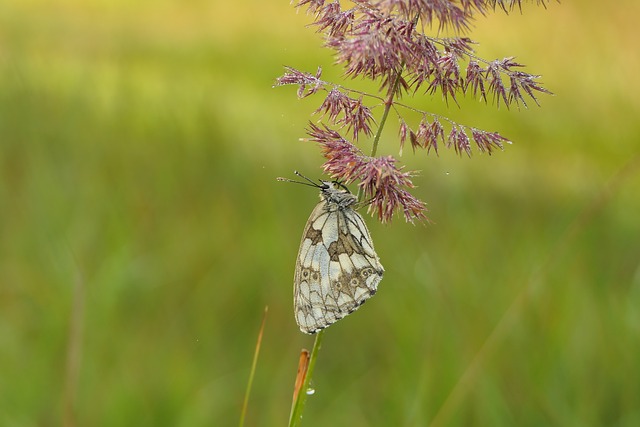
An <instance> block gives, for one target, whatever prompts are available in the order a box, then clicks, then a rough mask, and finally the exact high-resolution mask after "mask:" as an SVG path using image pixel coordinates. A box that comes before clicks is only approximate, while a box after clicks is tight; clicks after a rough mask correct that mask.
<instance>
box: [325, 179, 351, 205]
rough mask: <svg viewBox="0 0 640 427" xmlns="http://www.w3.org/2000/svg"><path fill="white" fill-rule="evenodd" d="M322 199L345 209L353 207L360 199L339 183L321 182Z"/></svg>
mask: <svg viewBox="0 0 640 427" xmlns="http://www.w3.org/2000/svg"><path fill="white" fill-rule="evenodd" d="M320 182H321V183H322V185H320V186H319V187H320V199H322V200H324V201H327V202H329V203H335V204H337V205H338V206H339V207H341V208H344V207H347V206H351V205H353V204H354V203H356V202H357V201H358V198H357V197H356V196H355V195H354V194H351V192H350V191H349V189H348V188H347V187H346V186H345V185H344V184H343V183H341V182H338V181H320Z"/></svg>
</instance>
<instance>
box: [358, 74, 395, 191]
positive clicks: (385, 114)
mask: <svg viewBox="0 0 640 427" xmlns="http://www.w3.org/2000/svg"><path fill="white" fill-rule="evenodd" d="M403 69H404V64H403V65H402V66H401V67H400V70H399V71H398V73H397V74H396V79H395V80H394V81H393V84H392V85H391V87H390V88H389V93H388V95H387V99H385V100H384V111H383V112H382V118H381V119H380V126H378V130H377V131H376V134H375V136H374V137H373V146H372V147H371V157H375V155H376V153H377V152H378V144H379V143H380V137H381V136H382V129H384V125H385V123H386V122H387V117H389V111H390V110H391V106H392V105H393V98H395V96H396V93H397V92H398V86H400V76H402V70H403ZM360 196H362V187H359V188H358V200H360Z"/></svg>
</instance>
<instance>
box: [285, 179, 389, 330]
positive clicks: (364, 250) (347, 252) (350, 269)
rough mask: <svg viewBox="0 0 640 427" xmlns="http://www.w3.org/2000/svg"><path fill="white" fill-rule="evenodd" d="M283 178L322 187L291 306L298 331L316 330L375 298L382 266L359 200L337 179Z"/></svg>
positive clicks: (306, 230) (302, 248)
mask: <svg viewBox="0 0 640 427" xmlns="http://www.w3.org/2000/svg"><path fill="white" fill-rule="evenodd" d="M295 173H296V175H298V176H300V177H302V178H304V179H305V180H306V181H307V182H308V184H307V183H305V182H298V181H292V180H287V179H284V178H281V179H280V180H282V181H290V182H296V183H299V184H305V185H310V186H313V187H316V188H318V189H320V202H319V203H318V204H317V205H316V207H315V208H314V209H313V212H311V216H309V220H308V221H307V223H306V225H305V227H304V231H303V232H302V240H301V241H300V249H299V250H298V257H297V259H296V268H295V274H294V279H293V310H294V314H295V319H296V322H297V323H298V326H299V327H300V330H301V331H302V332H304V333H307V334H314V333H316V332H318V331H319V330H321V329H324V328H326V327H327V326H329V325H331V324H333V323H335V322H337V321H338V320H340V319H342V318H343V317H345V316H346V315H348V314H350V313H353V312H354V311H355V310H357V309H358V308H359V307H360V306H361V305H362V304H363V303H364V302H365V301H366V300H367V299H369V298H370V297H372V296H373V295H374V294H375V293H376V291H377V289H378V284H379V283H380V281H381V280H382V274H383V273H384V268H383V267H382V264H380V259H379V258H378V255H377V254H376V251H375V249H374V248H373V242H372V240H371V234H370V233H369V230H368V229H367V226H366V224H365V223H364V220H363V219H362V216H361V215H360V214H359V213H358V212H356V211H355V210H354V205H355V204H356V203H357V201H358V198H357V197H356V196H355V195H354V194H352V193H351V192H349V189H348V188H347V187H346V186H345V185H343V184H342V183H340V182H338V181H322V180H319V182H320V184H317V183H316V182H315V181H312V180H310V179H309V178H307V177H305V176H303V175H301V174H300V173H298V172H295Z"/></svg>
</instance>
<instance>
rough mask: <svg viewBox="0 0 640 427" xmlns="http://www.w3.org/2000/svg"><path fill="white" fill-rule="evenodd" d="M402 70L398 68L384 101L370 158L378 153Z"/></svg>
mask: <svg viewBox="0 0 640 427" xmlns="http://www.w3.org/2000/svg"><path fill="white" fill-rule="evenodd" d="M403 68H404V67H400V70H399V71H398V73H397V74H396V79H395V80H394V82H393V85H391V87H390V88H389V94H388V96H387V99H386V100H385V101H384V112H383V113H382V118H381V119H380V126H378V130H377V132H376V135H375V137H374V138H373V146H372V147H371V157H374V156H375V155H376V153H377V152H378V143H379V142H380V137H381V136H382V129H384V124H385V123H386V121H387V117H388V116H389V110H391V106H392V105H393V98H394V97H395V96H396V93H397V91H398V86H399V85H400V76H401V75H402V69H403Z"/></svg>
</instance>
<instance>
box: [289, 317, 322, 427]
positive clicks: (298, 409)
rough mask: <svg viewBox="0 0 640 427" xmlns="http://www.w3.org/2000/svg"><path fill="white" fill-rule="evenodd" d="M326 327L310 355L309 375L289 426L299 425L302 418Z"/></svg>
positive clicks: (318, 336)
mask: <svg viewBox="0 0 640 427" xmlns="http://www.w3.org/2000/svg"><path fill="white" fill-rule="evenodd" d="M324 331H325V330H324V329H323V330H321V331H319V332H318V333H317V334H316V339H315V341H314V342H313V350H311V356H309V367H308V368H307V375H306V376H305V378H304V381H303V383H302V387H301V388H300V390H299V391H298V398H297V399H296V402H295V403H294V406H293V409H292V411H291V417H290V418H289V427H294V426H299V425H300V421H301V420H302V412H303V411H304V404H305V402H306V401H307V391H308V390H309V384H310V383H311V378H312V377H313V368H314V367H315V365H316V359H317V357H318V350H320V343H321V342H322V336H323V335H324Z"/></svg>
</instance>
